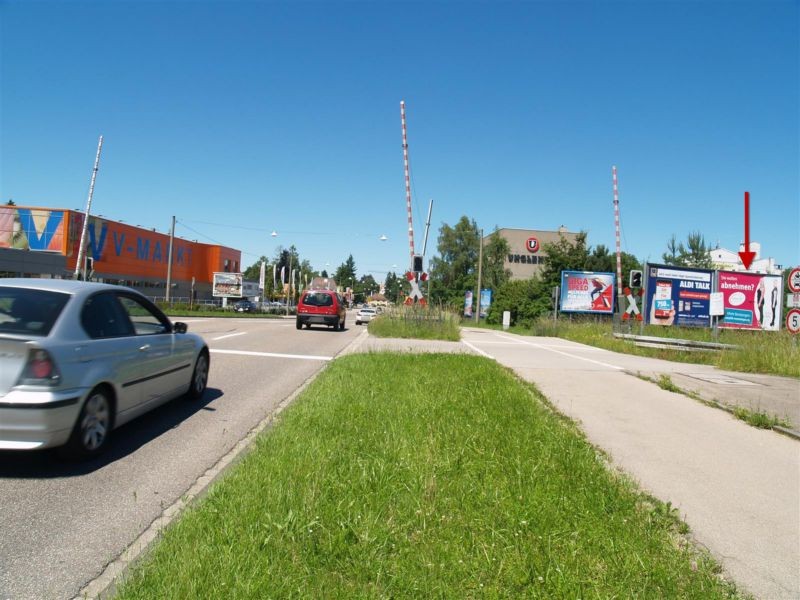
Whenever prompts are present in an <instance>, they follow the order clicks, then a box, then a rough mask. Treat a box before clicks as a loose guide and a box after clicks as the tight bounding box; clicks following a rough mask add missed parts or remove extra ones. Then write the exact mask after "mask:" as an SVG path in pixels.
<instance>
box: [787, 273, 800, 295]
mask: <svg viewBox="0 0 800 600" xmlns="http://www.w3.org/2000/svg"><path fill="white" fill-rule="evenodd" d="M789 290H790V291H792V292H800V267H795V268H794V269H792V270H791V271H790V272H789Z"/></svg>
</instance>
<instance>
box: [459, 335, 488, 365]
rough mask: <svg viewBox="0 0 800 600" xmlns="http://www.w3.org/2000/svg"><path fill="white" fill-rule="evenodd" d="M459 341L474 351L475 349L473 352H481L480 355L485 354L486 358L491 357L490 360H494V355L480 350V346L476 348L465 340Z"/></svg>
mask: <svg viewBox="0 0 800 600" xmlns="http://www.w3.org/2000/svg"><path fill="white" fill-rule="evenodd" d="M461 343H462V344H464V345H465V346H466V347H467V348H471V349H472V350H474V351H475V352H477V353H478V354H482V355H483V356H485V357H486V358H491V359H492V360H495V357H494V356H492V355H491V354H487V353H486V352H484V351H483V350H481V349H480V348H476V347H475V346H473V345H472V344H470V343H469V342H467V341H466V340H461Z"/></svg>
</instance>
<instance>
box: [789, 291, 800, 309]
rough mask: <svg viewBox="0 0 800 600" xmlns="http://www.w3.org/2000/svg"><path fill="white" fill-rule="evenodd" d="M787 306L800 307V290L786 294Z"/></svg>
mask: <svg viewBox="0 0 800 600" xmlns="http://www.w3.org/2000/svg"><path fill="white" fill-rule="evenodd" d="M786 306H787V307H788V308H800V292H795V293H794V294H786Z"/></svg>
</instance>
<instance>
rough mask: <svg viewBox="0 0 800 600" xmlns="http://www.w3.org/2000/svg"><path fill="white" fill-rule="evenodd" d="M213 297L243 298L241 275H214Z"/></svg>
mask: <svg viewBox="0 0 800 600" xmlns="http://www.w3.org/2000/svg"><path fill="white" fill-rule="evenodd" d="M212 295H213V296H214V297H215V298H241V297H242V274H241V273H214V282H213V289H212Z"/></svg>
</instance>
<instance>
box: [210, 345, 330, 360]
mask: <svg viewBox="0 0 800 600" xmlns="http://www.w3.org/2000/svg"><path fill="white" fill-rule="evenodd" d="M211 352H216V353H217V354H239V355H241V356H266V357H268V358H297V359H299V360H333V357H332V356H314V355H311V354H307V355H304V354H278V353H276V352H250V351H248V350H219V349H217V348H211Z"/></svg>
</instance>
